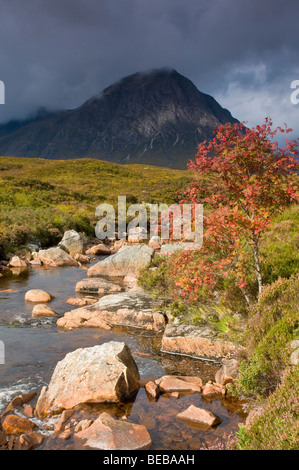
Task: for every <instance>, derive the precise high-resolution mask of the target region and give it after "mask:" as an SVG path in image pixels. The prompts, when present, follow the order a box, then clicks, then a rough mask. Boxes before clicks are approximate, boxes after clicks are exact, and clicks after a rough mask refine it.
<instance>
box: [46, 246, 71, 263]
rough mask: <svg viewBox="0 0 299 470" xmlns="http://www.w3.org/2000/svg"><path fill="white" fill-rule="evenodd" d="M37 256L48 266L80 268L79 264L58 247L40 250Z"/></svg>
mask: <svg viewBox="0 0 299 470" xmlns="http://www.w3.org/2000/svg"><path fill="white" fill-rule="evenodd" d="M37 256H38V259H39V260H40V261H41V262H42V263H43V264H45V265H47V266H78V262H77V261H76V260H75V259H74V258H72V256H71V255H69V254H68V253H67V252H66V251H64V250H62V248H60V247H58V246H57V247H53V248H48V249H47V250H40V251H39V252H38V253H37Z"/></svg>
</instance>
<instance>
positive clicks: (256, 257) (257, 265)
mask: <svg viewBox="0 0 299 470" xmlns="http://www.w3.org/2000/svg"><path fill="white" fill-rule="evenodd" d="M252 248H253V256H254V262H255V270H256V278H257V283H258V288H259V295H260V294H261V292H262V290H263V279H262V269H261V263H260V254H259V247H258V243H257V242H256V241H254V243H253V247H252Z"/></svg>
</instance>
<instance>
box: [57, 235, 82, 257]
mask: <svg viewBox="0 0 299 470" xmlns="http://www.w3.org/2000/svg"><path fill="white" fill-rule="evenodd" d="M58 246H60V248H62V249H63V250H64V251H66V252H67V253H69V254H70V255H71V256H75V255H77V254H83V255H84V253H85V240H84V238H83V237H82V235H80V233H78V232H76V230H67V231H66V232H65V233H64V235H63V239H62V240H61V241H60V242H59V244H58Z"/></svg>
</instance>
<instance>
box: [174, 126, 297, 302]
mask: <svg viewBox="0 0 299 470" xmlns="http://www.w3.org/2000/svg"><path fill="white" fill-rule="evenodd" d="M272 127H273V124H272V121H271V119H268V118H267V119H266V120H265V124H263V125H261V126H256V127H253V128H252V129H249V128H246V127H245V126H244V124H239V123H237V124H234V125H232V124H227V125H223V126H220V127H219V128H218V129H217V130H216V131H215V138H214V139H213V140H212V141H210V142H206V141H205V142H203V143H201V144H200V145H199V147H198V152H197V155H196V159H195V161H194V162H190V164H189V169H191V170H192V171H194V173H195V175H196V178H195V181H194V182H193V183H192V185H191V186H190V187H189V188H188V190H187V193H186V194H187V200H188V202H190V201H191V202H192V203H202V204H204V210H205V219H204V237H203V247H202V249H201V251H200V253H198V254H194V252H189V253H188V252H181V253H179V254H178V255H177V257H176V259H175V260H173V261H172V263H173V264H172V266H173V271H172V272H173V274H174V276H175V278H176V285H177V287H179V289H180V292H181V293H182V295H183V296H188V297H189V298H190V299H191V300H195V299H196V295H197V294H196V293H197V292H198V288H199V287H205V288H209V289H213V287H214V286H215V285H216V283H217V279H218V277H219V276H225V277H226V276H229V275H233V276H234V277H235V278H237V280H238V285H239V287H240V288H241V289H243V288H244V287H245V286H246V280H245V278H246V271H247V272H248V270H249V267H250V269H251V267H252V270H253V272H254V274H255V277H256V281H257V285H258V292H259V293H261V291H262V288H263V279H262V269H261V259H260V241H261V236H262V234H263V232H264V231H265V230H266V229H267V228H268V226H269V224H270V223H271V218H272V216H273V215H274V214H276V213H277V212H279V211H281V210H282V209H283V208H284V207H286V205H288V204H290V202H291V201H292V200H295V199H298V188H297V186H296V181H298V179H297V178H298V170H299V163H298V162H299V160H298V155H297V147H298V142H297V141H296V140H290V141H289V140H288V139H286V147H285V148H281V147H279V145H278V143H277V142H276V141H274V136H275V135H276V134H277V133H278V132H280V133H288V132H290V131H291V130H292V129H288V128H287V127H285V128H281V127H278V128H276V129H274V130H273V129H272ZM244 293H245V291H244ZM245 295H246V294H245ZM247 301H248V299H247Z"/></svg>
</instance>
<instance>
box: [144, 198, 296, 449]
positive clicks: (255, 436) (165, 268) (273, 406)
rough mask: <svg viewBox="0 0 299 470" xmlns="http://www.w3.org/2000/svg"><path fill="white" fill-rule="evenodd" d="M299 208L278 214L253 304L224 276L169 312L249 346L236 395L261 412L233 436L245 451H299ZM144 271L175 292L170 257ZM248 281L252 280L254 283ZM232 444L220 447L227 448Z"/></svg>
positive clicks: (147, 281)
mask: <svg viewBox="0 0 299 470" xmlns="http://www.w3.org/2000/svg"><path fill="white" fill-rule="evenodd" d="M298 221H299V206H298V205H292V206H290V207H289V208H288V209H286V210H285V211H284V212H283V213H281V214H280V215H279V216H277V217H276V218H274V219H273V221H272V224H271V227H270V228H269V230H267V231H266V232H265V234H264V236H263V240H262V243H261V255H262V270H263V277H264V279H265V283H266V284H267V285H266V286H265V287H264V290H263V292H262V294H261V296H260V298H259V300H257V299H256V300H254V298H252V300H251V304H250V306H248V305H246V303H245V301H244V297H243V296H242V293H241V292H240V289H237V288H236V286H235V285H234V283H232V282H225V281H224V280H220V281H219V283H218V286H217V292H214V293H213V294H212V295H211V294H210V293H207V292H205V291H204V290H203V291H202V295H201V299H200V300H199V301H197V302H193V303H190V302H185V301H184V299H182V298H180V299H174V300H173V302H172V305H171V306H170V310H171V312H172V314H174V315H175V316H176V317H177V318H179V319H180V321H181V322H182V323H189V324H190V323H193V324H194V325H207V326H209V327H210V328H212V329H213V330H214V331H215V332H216V333H217V334H218V336H219V337H222V338H224V339H227V340H232V341H235V342H236V343H238V344H239V345H240V346H243V348H244V349H242V352H241V353H239V355H238V359H239V360H240V369H239V376H238V379H237V381H236V382H235V384H234V385H233V386H230V387H229V391H228V393H229V394H230V395H231V396H239V397H245V398H246V400H247V401H249V403H251V407H252V409H254V408H255V407H257V406H258V407H259V410H260V412H259V413H258V414H257V416H256V418H255V419H254V420H253V424H252V425H251V426H250V428H249V427H247V428H245V427H244V426H243V427H241V428H240V430H239V432H238V433H237V435H236V436H235V437H234V438H233V439H230V440H229V446H230V448H233V449H239V450H254V449H260V450H266V449H269V450H273V449H288V450H293V449H299V424H298V423H299V402H298V396H299V381H298V378H299V377H298V373H299V372H298V365H294V364H291V360H290V357H291V354H292V352H293V349H292V346H291V345H292V342H293V341H294V340H297V339H299V224H298ZM153 266H155V267H156V269H155V270H148V269H146V270H144V271H143V272H142V275H141V277H140V283H141V285H142V286H143V287H144V288H145V289H147V290H148V291H149V292H151V293H152V295H153V296H155V297H160V296H165V295H170V296H171V295H173V294H174V292H175V280H174V278H173V277H171V276H169V269H170V266H169V263H168V262H167V257H160V258H158V259H156V260H155V261H154V264H153ZM249 283H250V280H249ZM226 445H227V442H226V443H222V444H221V446H220V448H226Z"/></svg>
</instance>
